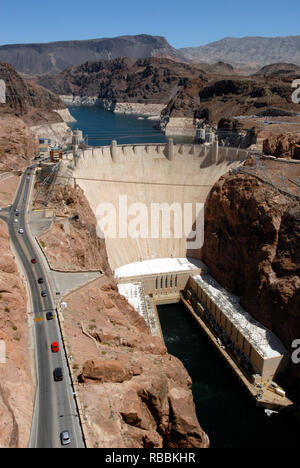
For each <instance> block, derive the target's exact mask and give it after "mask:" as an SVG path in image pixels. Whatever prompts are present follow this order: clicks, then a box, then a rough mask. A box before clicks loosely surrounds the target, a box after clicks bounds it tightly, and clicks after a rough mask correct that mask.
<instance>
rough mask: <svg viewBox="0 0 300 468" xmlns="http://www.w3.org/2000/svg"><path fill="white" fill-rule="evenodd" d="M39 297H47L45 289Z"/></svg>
mask: <svg viewBox="0 0 300 468" xmlns="http://www.w3.org/2000/svg"><path fill="white" fill-rule="evenodd" d="M41 296H42V297H47V296H48V293H47V291H46V290H45V289H43V291H42V292H41Z"/></svg>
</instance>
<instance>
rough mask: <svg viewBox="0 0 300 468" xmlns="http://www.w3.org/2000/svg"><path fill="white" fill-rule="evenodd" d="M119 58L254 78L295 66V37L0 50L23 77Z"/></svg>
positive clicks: (298, 50) (298, 59)
mask: <svg viewBox="0 0 300 468" xmlns="http://www.w3.org/2000/svg"><path fill="white" fill-rule="evenodd" d="M119 57H131V58H135V59H140V58H141V59H142V58H148V57H157V58H168V59H171V60H174V61H179V62H183V63H192V62H197V63H200V64H201V63H205V64H213V63H216V62H225V63H227V64H230V65H232V66H234V67H237V68H239V69H240V71H241V72H243V71H244V72H247V73H250V72H252V73H255V72H256V71H258V70H259V69H260V68H261V67H263V66H266V65H270V64H273V63H294V64H295V65H298V66H300V36H278V37H263V36H245V37H242V38H234V37H225V38H223V39H221V40H219V41H214V42H210V43H208V44H205V45H202V46H197V47H184V48H179V49H176V48H174V47H173V46H172V45H170V44H169V42H168V41H167V39H166V38H165V37H163V36H152V35H149V34H138V35H123V36H116V37H112V38H105V37H104V38H96V39H85V40H69V41H53V42H47V43H28V44H7V45H2V46H0V61H3V62H6V63H10V64H11V65H12V66H13V67H14V68H15V69H16V70H17V71H18V72H20V73H23V74H27V75H45V74H57V73H59V72H61V71H63V70H65V69H67V68H71V67H73V66H77V65H81V64H83V63H85V62H87V61H97V60H105V59H106V60H107V59H109V60H111V59H116V58H119Z"/></svg>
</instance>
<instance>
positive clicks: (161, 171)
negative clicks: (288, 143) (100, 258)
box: [72, 140, 248, 270]
mask: <svg viewBox="0 0 300 468" xmlns="http://www.w3.org/2000/svg"><path fill="white" fill-rule="evenodd" d="M247 157H248V151H247V150H240V149H237V148H225V147H218V142H215V143H213V144H211V145H174V144H173V142H172V140H170V141H169V143H168V144H158V145H153V144H149V145H122V146H117V145H116V143H115V142H112V145H111V146H106V147H94V148H89V149H86V150H78V151H77V155H76V156H75V157H74V170H73V175H72V176H73V177H74V180H75V183H76V184H78V185H79V186H80V187H81V188H82V189H83V191H84V193H85V195H86V197H87V199H88V201H89V203H90V206H91V208H92V210H93V211H94V213H95V216H96V218H97V220H99V206H100V207H103V206H105V205H106V204H110V205H112V206H113V208H114V210H115V217H116V224H117V227H118V228H119V227H120V221H121V218H122V219H123V218H124V210H126V209H128V216H127V221H128V222H129V223H130V220H131V219H132V218H133V217H134V216H133V214H135V215H137V214H139V215H140V216H141V214H142V215H144V214H145V211H146V212H147V213H146V215H148V219H147V220H146V221H148V225H147V226H139V227H140V231H142V233H141V235H138V234H137V235H136V236H130V235H128V233H127V232H126V233H124V232H123V231H124V229H123V231H122V233H120V232H119V229H117V232H116V236H108V237H106V248H107V253H108V258H109V262H110V266H111V268H112V270H116V269H117V268H119V267H121V266H123V265H126V264H131V263H133V262H138V261H145V260H150V259H155V258H185V257H191V258H201V246H200V247H199V243H198V245H197V243H195V244H192V249H189V247H190V246H191V244H189V243H188V242H187V233H188V232H193V226H194V225H195V223H196V221H197V217H198V218H200V223H201V222H202V219H201V216H202V217H203V206H202V210H201V204H204V203H205V200H206V198H207V195H208V193H209V191H210V190H211V188H212V186H213V185H214V183H215V182H216V181H217V180H218V179H219V178H220V176H221V175H223V174H225V173H226V172H227V171H228V170H229V169H231V168H235V167H237V166H238V165H240V164H241V163H242V162H243V161H244V160H245V159H247ZM120 201H121V202H122V203H120ZM124 204H125V205H126V206H125V205H124ZM162 204H164V206H165V208H166V210H167V212H163V211H162V212H161V213H160V218H159V220H158V219H157V220H156V221H159V222H154V224H156V226H154V230H156V232H155V235H151V234H153V232H152V231H151V232H150V224H151V221H152V224H153V220H151V219H150V218H151V213H152V209H153V206H158V205H159V207H161V205H162ZM197 204H198V212H197ZM141 205H142V206H141ZM186 205H189V206H190V207H191V212H190V218H189V220H188V221H189V223H188V224H190V225H185V226H184V229H183V228H182V230H180V229H179V230H178V226H177V225H176V223H177V224H178V219H176V213H174V211H176V209H177V211H178V209H179V211H180V210H182V212H181V214H182V213H184V209H185V206H186ZM168 209H169V212H168ZM201 211H202V212H201ZM141 212H142V213H141ZM163 215H165V216H167V217H168V221H169V222H170V229H169V232H168V234H169V235H168V234H167V235H164V231H163V228H164V226H163V219H162V217H163ZM143 219H144V218H143ZM184 221H186V219H185V220H184ZM125 222H126V220H125ZM136 223H137V224H138V220H137V221H136ZM146 224H147V223H146ZM157 224H159V226H157ZM185 224H187V223H186V222H185ZM152 228H153V226H152ZM178 232H179V233H178ZM133 237H134V238H133ZM194 247H195V248H194Z"/></svg>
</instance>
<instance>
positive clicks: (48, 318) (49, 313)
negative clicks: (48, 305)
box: [46, 312, 54, 320]
mask: <svg viewBox="0 0 300 468" xmlns="http://www.w3.org/2000/svg"><path fill="white" fill-rule="evenodd" d="M46 319H47V320H53V319H54V315H53V314H52V312H47V313H46Z"/></svg>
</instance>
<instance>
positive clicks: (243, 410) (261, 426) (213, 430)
mask: <svg viewBox="0 0 300 468" xmlns="http://www.w3.org/2000/svg"><path fill="white" fill-rule="evenodd" d="M158 313H159V318H160V322H161V327H162V330H163V335H164V340H165V344H166V346H167V349H168V352H169V353H170V354H172V355H174V356H176V357H177V358H179V359H180V360H181V361H182V362H183V364H184V366H185V368H186V369H187V371H188V373H189V374H190V376H191V378H192V380H193V386H192V390H193V395H194V401H195V405H196V411H197V416H198V419H199V422H200V424H201V426H202V428H203V429H204V431H205V432H206V433H207V434H208V436H209V438H210V442H211V447H213V448H288V447H290V448H296V447H299V427H297V426H296V424H295V423H294V421H293V420H292V419H291V417H290V416H289V415H283V414H281V415H278V414H273V415H272V416H271V417H268V416H267V415H266V414H265V412H264V409H263V408H257V407H256V406H255V403H254V402H253V401H252V400H251V399H250V397H249V396H248V394H247V393H246V392H245V391H244V390H243V388H242V386H241V384H240V383H239V382H238V381H237V380H236V379H235V377H234V375H233V374H232V373H231V371H230V370H229V369H228V368H227V367H226V365H225V363H224V361H223V360H222V359H221V357H220V356H219V355H218V354H217V352H216V351H215V350H214V348H213V346H212V345H211V344H210V342H209V341H208V340H207V339H206V337H205V336H204V334H203V333H201V331H200V330H199V329H198V328H197V326H196V324H195V322H194V321H193V320H192V318H191V317H190V316H189V315H188V312H187V311H186V310H185V309H184V307H183V306H182V305H181V304H180V303H178V304H172V305H167V306H158Z"/></svg>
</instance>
